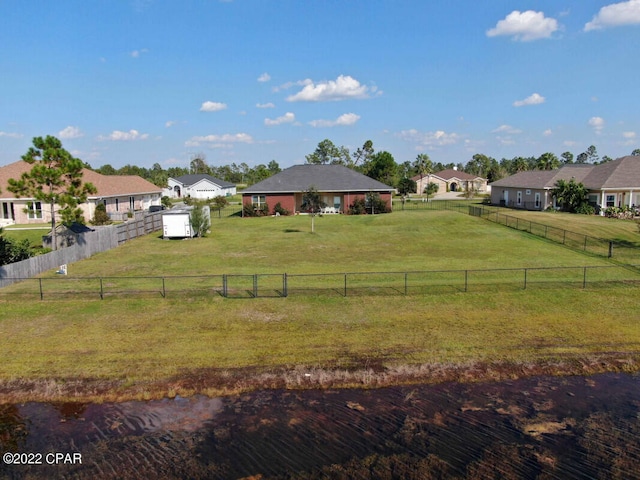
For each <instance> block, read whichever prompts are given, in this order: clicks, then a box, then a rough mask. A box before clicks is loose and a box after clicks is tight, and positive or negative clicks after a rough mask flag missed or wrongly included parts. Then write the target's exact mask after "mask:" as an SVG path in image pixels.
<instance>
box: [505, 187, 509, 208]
mask: <svg viewBox="0 0 640 480" xmlns="http://www.w3.org/2000/svg"><path fill="white" fill-rule="evenodd" d="M504 205H505V207H508V206H509V190H505V191H504Z"/></svg>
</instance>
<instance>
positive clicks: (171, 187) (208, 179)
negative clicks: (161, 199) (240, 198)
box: [163, 173, 236, 200]
mask: <svg viewBox="0 0 640 480" xmlns="http://www.w3.org/2000/svg"><path fill="white" fill-rule="evenodd" d="M167 184H168V187H167V188H165V189H164V191H163V193H164V194H165V195H166V196H167V197H169V198H184V197H191V198H198V199H202V200H205V199H209V198H215V197H219V196H222V197H230V196H231V195H235V194H236V186H235V184H233V183H229V182H225V181H224V180H220V179H219V178H215V177H212V176H211V175H207V174H204V173H199V174H193V175H182V176H181V177H178V178H172V177H169V179H168V181H167Z"/></svg>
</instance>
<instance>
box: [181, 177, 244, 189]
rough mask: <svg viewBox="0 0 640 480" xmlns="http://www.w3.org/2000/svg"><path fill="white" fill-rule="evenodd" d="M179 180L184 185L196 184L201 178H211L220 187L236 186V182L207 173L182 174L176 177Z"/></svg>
mask: <svg viewBox="0 0 640 480" xmlns="http://www.w3.org/2000/svg"><path fill="white" fill-rule="evenodd" d="M175 180H177V181H178V182H180V183H181V184H183V185H186V186H191V185H195V184H196V183H198V182H199V181H201V180H209V181H210V182H211V183H213V184H215V185H218V186H219V187H223V188H227V187H235V184H234V183H229V182H225V181H224V180H220V179H219V178H216V177H212V176H211V175H208V174H206V173H196V174H191V175H182V176H181V177H178V178H176V179H175Z"/></svg>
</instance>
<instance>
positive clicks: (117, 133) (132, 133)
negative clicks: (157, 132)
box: [98, 130, 149, 141]
mask: <svg viewBox="0 0 640 480" xmlns="http://www.w3.org/2000/svg"><path fill="white" fill-rule="evenodd" d="M148 138H149V134H148V133H140V132H139V131H138V130H129V131H128V132H123V131H121V130H114V131H113V132H111V133H110V134H109V135H107V136H106V137H105V136H103V135H100V136H99V137H98V140H113V141H131V140H146V139H148Z"/></svg>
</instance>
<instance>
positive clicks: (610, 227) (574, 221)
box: [489, 207, 640, 248]
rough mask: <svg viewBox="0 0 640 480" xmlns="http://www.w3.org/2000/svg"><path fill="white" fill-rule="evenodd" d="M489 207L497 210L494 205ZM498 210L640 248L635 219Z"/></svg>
mask: <svg viewBox="0 0 640 480" xmlns="http://www.w3.org/2000/svg"><path fill="white" fill-rule="evenodd" d="M489 208H491V209H492V210H496V209H495V208H493V207H489ZM497 210H499V212H500V214H501V215H510V216H513V217H517V218H522V219H525V220H529V221H531V222H536V223H541V224H544V225H549V226H551V227H556V228H560V229H564V230H569V231H571V232H575V233H580V234H582V235H588V236H591V237H596V238H602V239H604V240H611V241H616V242H623V243H628V244H630V245H635V246H637V247H638V248H640V230H639V229H638V223H637V222H636V221H634V220H619V219H616V218H606V217H600V216H597V215H577V214H572V213H565V212H555V211H549V212H532V211H527V210H513V209H507V208H500V209H497Z"/></svg>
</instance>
